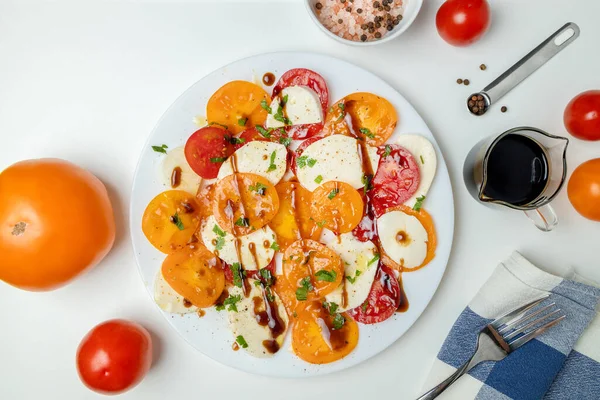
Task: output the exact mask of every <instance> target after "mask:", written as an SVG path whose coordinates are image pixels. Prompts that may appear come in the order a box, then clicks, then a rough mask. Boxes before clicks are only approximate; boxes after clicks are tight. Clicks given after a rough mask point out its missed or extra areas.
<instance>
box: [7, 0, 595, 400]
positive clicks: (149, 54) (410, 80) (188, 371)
mask: <svg viewBox="0 0 600 400" xmlns="http://www.w3.org/2000/svg"><path fill="white" fill-rule="evenodd" d="M441 3H442V1H441V0H426V1H425V5H424V7H423V9H422V11H421V14H420V15H419V17H418V18H417V20H416V21H415V23H414V25H413V26H412V27H411V28H410V29H409V30H408V31H407V32H406V33H405V34H404V35H403V36H401V37H400V38H398V39H397V40H395V41H392V42H391V43H389V44H385V45H382V46H376V47H372V48H351V47H346V46H343V45H340V44H338V43H337V42H334V41H332V40H330V39H328V38H326V37H325V36H324V35H323V34H322V33H321V32H320V31H319V30H318V29H317V28H316V27H315V26H313V23H312V22H311V20H310V19H309V18H308V16H307V15H306V14H305V10H304V5H303V4H302V3H301V1H299V0H295V1H293V0H288V1H279V2H278V1H268V2H265V1H262V2H259V1H257V2H253V3H250V2H238V3H231V2H228V1H223V0H221V1H214V2H202V1H200V0H196V1H192V2H185V3H167V2H149V1H141V2H140V1H138V2H120V3H117V2H89V1H83V0H82V1H78V2H70V3H67V2H61V1H58V2H54V3H31V2H16V1H15V2H13V3H7V2H6V1H2V2H0V143H1V144H2V145H0V169H3V168H4V167H6V166H8V165H10V164H12V163H13V162H16V161H19V160H21V159H26V158H36V157H48V156H52V157H61V158H64V159H67V160H71V161H73V162H75V163H77V164H79V165H81V166H83V167H85V168H87V169H89V170H90V171H92V172H93V173H95V174H96V175H97V176H98V177H99V178H100V179H102V180H103V181H104V182H105V183H106V185H107V186H108V188H109V192H110V195H111V197H112V200H113V205H114V207H115V214H116V218H117V226H118V235H117V241H116V244H115V247H114V249H113V251H112V252H111V253H110V255H109V256H108V257H107V258H106V259H105V261H104V262H102V264H101V265H99V266H98V267H97V268H95V269H94V270H93V271H91V272H90V273H88V274H86V275H85V276H83V277H81V278H80V279H78V280H77V281H75V282H74V283H72V284H71V285H69V286H67V287H65V288H63V289H61V290H58V291H55V292H51V293H28V292H23V291H20V290H17V289H14V288H12V287H10V286H8V285H5V284H1V283H0V321H2V322H1V323H0V398H1V399H3V400H4V399H5V400H12V399H92V398H98V397H99V396H98V395H95V394H93V393H92V392H90V391H88V390H87V389H86V388H84V386H83V385H82V384H81V383H80V382H79V379H78V377H77V373H76V370H75V362H74V360H75V350H76V348H77V345H78V343H79V341H80V339H81V338H82V337H83V336H84V335H85V333H86V332H87V331H88V330H89V329H90V328H91V327H92V326H94V325H95V324H97V323H99V322H101V321H104V320H106V319H110V318H116V317H119V318H130V319H133V320H136V321H139V322H141V323H142V324H144V325H145V326H146V327H147V328H148V329H149V330H151V331H152V334H153V337H154V341H155V345H156V346H155V352H156V357H155V362H154V365H153V368H152V370H151V371H150V373H149V374H148V376H147V377H146V378H145V380H144V381H143V382H142V383H141V384H140V385H139V386H138V387H136V388H135V389H134V390H132V391H130V392H128V393H126V394H125V395H123V396H122V398H123V399H163V398H169V399H178V398H194V399H197V398H199V399H202V398H204V399H208V398H219V399H238V398H244V399H247V400H251V399H261V400H268V399H280V398H284V396H285V398H287V399H302V400H304V399H306V398H311V397H314V396H319V397H322V398H326V397H329V398H332V397H333V396H338V397H339V398H346V399H364V398H368V397H369V396H373V395H375V394H376V395H378V396H382V397H383V396H389V397H388V398H394V399H409V398H413V397H415V395H416V394H417V392H419V391H420V387H421V385H422V384H423V382H424V379H425V376H426V374H427V372H428V370H429V368H430V365H431V363H432V361H433V359H434V357H435V355H436V353H437V351H438V349H439V347H440V345H441V343H442V341H443V339H444V337H445V335H446V333H447V331H448V329H449V328H450V326H451V325H452V323H453V321H454V320H455V318H456V316H457V315H458V314H459V313H460V311H461V310H462V309H463V308H464V307H465V305H466V304H467V303H468V302H469V300H470V299H471V297H472V296H473V295H474V294H475V292H476V291H477V290H478V288H479V287H480V286H481V284H482V283H483V282H484V281H485V280H486V279H487V277H488V276H489V275H490V273H491V272H492V270H493V268H494V266H495V265H496V264H497V263H498V261H500V260H501V259H503V258H504V257H506V256H507V255H508V254H509V253H510V252H511V251H513V250H515V249H516V250H519V251H521V252H522V253H523V254H524V255H525V256H527V257H529V258H530V259H531V260H532V261H534V262H535V263H537V264H538V265H540V266H543V267H544V268H546V269H547V270H550V271H555V272H559V271H564V270H565V269H567V268H568V267H574V268H575V269H576V271H577V272H579V273H581V274H584V275H585V276H587V277H589V278H592V279H595V280H597V281H600V262H599V261H598V254H599V253H598V247H599V244H600V241H599V239H600V223H593V222H591V221H587V220H585V219H583V218H582V217H580V216H579V215H578V214H577V213H576V212H575V211H574V210H573V209H572V208H571V206H570V203H569V201H568V199H567V194H566V191H563V192H562V193H561V194H560V195H559V196H558V198H557V199H556V200H555V201H554V205H555V208H556V210H557V213H558V214H559V217H560V225H559V226H558V228H557V229H556V230H555V231H553V232H551V233H542V232H540V231H538V230H537V229H536V228H535V227H534V226H533V225H532V224H531V223H530V222H529V221H528V220H527V219H526V218H525V216H524V215H522V214H520V213H519V212H514V211H510V210H507V211H497V210H492V209H488V208H486V207H483V206H481V205H478V204H477V203H475V201H474V200H473V199H472V198H471V197H470V196H469V195H468V193H467V192H466V189H465V187H464V185H463V181H462V163H463V160H464V157H465V155H466V154H467V152H468V151H469V149H470V148H471V146H472V145H473V144H474V143H475V142H477V141H478V140H479V139H480V138H482V137H484V136H487V135H490V134H498V133H501V132H503V131H504V130H506V129H508V128H511V127H514V126H518V125H532V126H536V127H539V128H541V129H544V130H546V131H548V132H551V133H554V134H558V135H566V131H565V128H564V126H563V123H562V114H563V110H564V107H565V105H566V104H567V102H568V101H569V100H570V99H571V98H572V97H573V96H574V95H576V94H577V93H579V92H581V91H583V90H587V89H592V88H594V89H599V88H600V75H599V73H598V71H600V51H598V39H599V38H600V24H598V15H600V2H598V1H597V0H585V1H584V0H574V1H571V2H565V1H558V0H535V1H534V0H528V1H523V0H491V3H492V8H493V23H492V27H491V29H490V31H489V32H488V34H487V35H486V36H485V37H484V39H483V40H481V41H480V42H478V43H477V44H475V45H473V46H471V47H468V48H454V47H451V46H449V45H447V44H446V43H444V42H443V41H442V40H441V39H440V38H439V37H438V35H437V33H436V30H435V24H434V18H435V12H436V10H437V8H438V7H439V5H440V4H441ZM567 3H569V4H567ZM567 21H574V22H576V23H578V24H579V25H580V27H581V30H582V34H581V37H580V38H579V39H578V40H577V41H576V42H574V43H573V44H572V45H570V46H569V47H568V48H567V49H566V50H565V51H564V52H563V53H561V54H559V55H558V56H557V57H556V58H555V59H553V60H552V61H551V62H550V63H549V64H548V65H546V66H544V67H543V68H542V69H540V70H539V71H538V72H536V73H535V75H534V76H533V77H531V78H530V79H529V80H527V81H526V82H524V83H523V84H522V85H521V86H520V87H519V88H518V89H516V90H515V91H513V92H512V93H510V94H509V95H507V96H506V97H505V98H504V99H503V100H502V104H505V105H507V106H508V112H507V113H506V114H502V113H500V111H499V107H495V108H493V109H492V110H490V111H489V112H488V114H486V115H485V116H484V117H480V118H475V117H472V116H471V115H469V114H468V112H467V111H466V110H465V106H464V99H465V97H466V96H467V95H468V94H469V93H471V92H473V91H475V90H477V89H480V88H482V87H483V86H485V85H486V84H487V83H489V82H490V81H491V80H492V79H493V78H495V77H496V76H497V75H499V74H500V73H501V72H503V71H504V70H505V69H506V68H507V67H509V66H510V65H512V64H513V63H514V62H515V61H516V60H517V59H519V58H520V57H521V56H522V55H524V54H525V53H527V52H528V51H529V50H531V49H532V48H533V47H534V46H535V45H537V44H538V43H539V42H541V41H542V40H543V39H545V38H546V37H547V36H548V35H549V34H550V33H552V32H554V31H555V30H556V29H558V28H559V27H560V26H562V25H563V23H565V22H567ZM278 50H301V51H315V52H319V53H325V54H330V55H333V56H336V57H339V58H341V59H345V60H348V61H351V62H353V63H355V64H357V65H359V66H362V67H364V68H366V69H368V70H371V71H373V72H375V73H377V74H378V75H380V76H381V77H382V78H384V79H385V80H387V81H388V82H389V83H390V84H392V85H393V86H395V87H396V88H397V89H398V90H399V91H400V92H401V93H402V94H403V95H404V96H405V97H406V98H407V99H408V100H409V101H411V102H412V103H413V105H414V106H415V107H416V109H417V110H418V111H419V112H420V113H421V115H422V116H423V118H424V119H425V121H426V122H427V123H428V124H429V126H430V128H431V130H432V131H433V132H434V135H436V137H437V140H438V142H439V144H440V147H441V148H442V151H443V153H444V155H445V158H446V162H447V164H448V167H449V169H450V173H451V178H452V182H453V186H454V199H455V204H456V209H455V214H456V230H455V231H456V235H455V241H454V247H453V251H452V255H451V257H450V262H449V264H448V268H447V271H446V274H445V276H444V278H443V280H442V283H441V285H440V288H439V289H438V291H437V293H436V295H435V297H434V298H433V300H432V302H431V303H430V305H429V307H428V308H427V310H426V311H425V312H424V314H423V315H422V317H421V318H420V319H419V320H418V321H417V322H416V323H415V325H414V326H413V327H412V328H411V329H410V330H409V331H408V332H407V333H406V334H405V335H404V336H403V337H402V338H401V339H400V340H398V342H396V343H395V344H394V345H393V346H391V347H390V348H389V349H388V350H386V351H384V352H383V353H382V354H380V355H378V356H376V357H374V358H373V359H371V360H369V361H367V362H365V363H363V364H361V365H359V366H357V367H354V368H351V369H349V370H346V371H343V372H339V373H336V374H332V375H328V376H323V377H317V378H310V379H302V380H289V379H271V378H265V377H260V376H253V375H249V374H245V373H242V372H237V371H236V370H233V369H230V368H228V367H225V366H222V365H220V364H217V363H216V362H214V361H212V360H210V359H208V358H207V357H205V356H203V355H202V354H200V353H198V352H196V351H195V350H194V349H192V348H191V347H190V346H188V345H187V344H186V343H185V342H184V341H183V340H182V339H181V338H180V337H179V336H178V335H177V333H176V332H175V331H173V330H172V329H171V328H170V326H169V325H168V324H167V322H166V321H165V320H164V318H163V316H162V315H161V314H160V312H159V310H158V308H157V307H156V306H155V305H154V304H153V302H152V301H151V300H150V298H149V296H148V294H147V293H146V291H145V289H144V286H143V284H142V282H141V279H140V276H139V274H138V271H137V267H136V265H135V261H134V258H133V252H132V249H131V244H130V241H129V232H128V231H127V218H128V211H127V210H128V202H129V192H130V188H131V183H132V178H133V172H134V168H135V165H136V162H137V158H138V154H139V153H140V150H141V148H142V146H143V144H144V141H145V140H146V136H147V135H148V133H149V132H150V131H151V129H152V127H153V126H154V124H155V123H156V121H157V120H158V118H159V117H160V116H161V114H162V113H163V112H164V110H165V109H166V108H167V107H168V106H169V105H170V104H171V102H172V101H173V100H174V99H175V98H176V97H177V96H178V95H179V94H180V93H181V92H182V91H183V90H185V89H186V88H187V87H188V86H190V85H191V84H192V83H194V82H195V81H196V80H198V79H199V78H201V77H202V76H204V75H206V74H207V73H208V72H210V71H212V70H214V69H216V68H218V67H220V66H222V65H224V64H226V63H229V62H231V61H233V60H236V59H239V58H242V57H245V56H249V55H252V54H257V53H262V52H271V51H278ZM481 63H485V64H486V65H487V67H488V68H487V70H486V71H483V72H482V71H480V70H479V65H480V64H481ZM457 78H468V79H470V81H471V86H469V87H465V86H459V85H457V84H456V82H455V81H456V79H457ZM595 157H600V143H584V142H581V141H578V140H572V141H571V144H570V148H569V152H568V162H569V171H572V170H573V169H574V167H575V166H576V165H578V164H580V163H581V162H583V161H585V160H587V159H590V158H595ZM0 195H1V194H0ZM449 212H451V210H449ZM0 262H1V255H0Z"/></svg>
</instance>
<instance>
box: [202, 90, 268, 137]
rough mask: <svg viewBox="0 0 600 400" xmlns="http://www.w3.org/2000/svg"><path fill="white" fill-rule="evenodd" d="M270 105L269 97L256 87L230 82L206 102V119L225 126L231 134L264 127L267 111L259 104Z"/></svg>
mask: <svg viewBox="0 0 600 400" xmlns="http://www.w3.org/2000/svg"><path fill="white" fill-rule="evenodd" d="M263 100H264V101H265V102H266V104H268V105H270V104H271V97H269V95H268V94H267V92H265V91H264V90H263V88H261V87H260V86H258V85H255V84H254V83H252V82H247V81H232V82H229V83H226V84H225V85H223V86H221V87H220V88H219V89H218V90H217V91H216V92H215V93H214V94H213V95H212V96H211V98H210V99H209V100H208V103H207V105H206V118H207V120H208V121H209V123H210V122H213V123H215V122H216V123H219V124H222V125H226V126H227V129H228V130H229V131H231V132H233V133H240V132H242V131H243V130H245V129H246V128H248V127H252V126H255V125H261V126H262V125H264V123H265V121H266V120H267V111H266V110H265V109H263V108H262V107H261V102H262V101H263Z"/></svg>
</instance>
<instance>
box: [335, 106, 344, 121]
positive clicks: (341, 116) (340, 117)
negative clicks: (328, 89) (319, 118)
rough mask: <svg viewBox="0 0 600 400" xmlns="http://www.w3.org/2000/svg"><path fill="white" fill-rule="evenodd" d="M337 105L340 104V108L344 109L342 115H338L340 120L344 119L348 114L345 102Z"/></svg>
mask: <svg viewBox="0 0 600 400" xmlns="http://www.w3.org/2000/svg"><path fill="white" fill-rule="evenodd" d="M337 106H338V108H339V109H340V110H342V113H341V114H340V116H339V117H338V119H337V120H338V121H341V120H343V119H344V117H345V116H346V111H345V110H346V105H345V104H344V103H338V105H337Z"/></svg>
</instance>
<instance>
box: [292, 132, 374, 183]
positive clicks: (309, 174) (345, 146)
mask: <svg viewBox="0 0 600 400" xmlns="http://www.w3.org/2000/svg"><path fill="white" fill-rule="evenodd" d="M357 146H358V144H357V141H356V139H354V138H351V137H349V136H344V135H331V136H327V137H326V138H323V139H321V140H318V141H316V142H314V143H312V144H311V145H310V146H308V147H307V148H306V149H304V152H302V155H301V157H305V160H306V161H307V162H306V165H305V166H303V167H302V168H300V167H299V166H298V168H297V170H296V175H297V177H298V181H300V184H301V185H302V186H304V187H305V188H306V189H308V190H310V191H311V192H312V191H313V190H315V189H316V188H317V187H318V186H319V185H320V184H323V183H325V182H329V181H340V182H346V183H348V184H350V185H351V186H352V187H354V188H356V189H360V188H361V187H363V186H364V185H363V183H362V176H363V168H362V162H361V160H360V155H359V149H358V147H357ZM313 160H314V161H313ZM311 165H312V166H311ZM317 177H320V179H317ZM315 179H316V180H317V181H319V183H317V182H315Z"/></svg>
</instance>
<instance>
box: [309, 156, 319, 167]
mask: <svg viewBox="0 0 600 400" xmlns="http://www.w3.org/2000/svg"><path fill="white" fill-rule="evenodd" d="M316 163H317V160H315V159H314V158H309V159H308V163H307V164H308V166H309V167H311V168H312V167H314V166H315V164H316Z"/></svg>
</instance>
